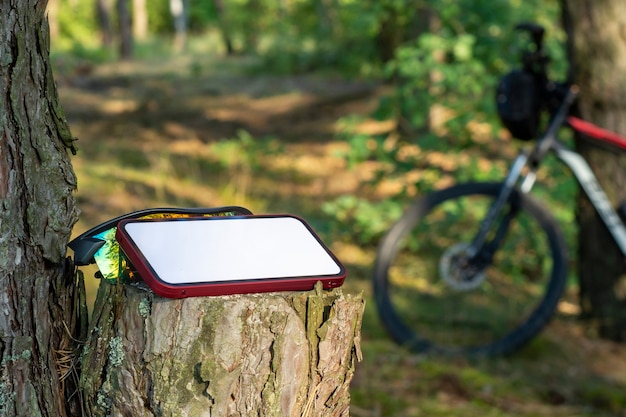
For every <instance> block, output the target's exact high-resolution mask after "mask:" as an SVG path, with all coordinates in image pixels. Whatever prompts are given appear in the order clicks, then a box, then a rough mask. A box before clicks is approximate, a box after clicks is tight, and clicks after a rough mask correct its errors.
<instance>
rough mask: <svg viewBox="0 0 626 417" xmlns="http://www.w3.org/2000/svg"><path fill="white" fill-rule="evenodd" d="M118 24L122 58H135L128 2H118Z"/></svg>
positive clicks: (123, 0) (124, 0) (125, 0)
mask: <svg viewBox="0 0 626 417" xmlns="http://www.w3.org/2000/svg"><path fill="white" fill-rule="evenodd" d="M117 22H118V28H119V34H120V58H121V59H122V60H129V59H132V58H133V29H132V18H131V14H130V10H129V8H128V0H117Z"/></svg>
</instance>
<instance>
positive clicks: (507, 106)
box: [496, 70, 541, 140]
mask: <svg viewBox="0 0 626 417" xmlns="http://www.w3.org/2000/svg"><path fill="white" fill-rule="evenodd" d="M540 87H541V86H540V85H539V82H538V81H537V78H536V77H535V76H534V75H533V74H532V73H531V72H529V71H525V70H513V71H511V72H509V73H508V74H506V75H505V76H503V77H502V78H501V79H500V82H499V83H498V88H497V91H496V105H497V110H498V116H500V120H501V121H502V123H503V124H504V126H505V127H506V128H507V129H508V130H509V132H511V134H512V135H513V137H514V138H517V139H522V140H531V139H533V138H535V137H537V131H538V129H539V122H540V120H539V119H540V117H541V88H540Z"/></svg>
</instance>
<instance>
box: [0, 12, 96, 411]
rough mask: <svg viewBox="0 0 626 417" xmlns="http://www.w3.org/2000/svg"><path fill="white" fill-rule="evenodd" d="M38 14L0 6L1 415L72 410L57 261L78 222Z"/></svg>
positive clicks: (72, 327)
mask: <svg viewBox="0 0 626 417" xmlns="http://www.w3.org/2000/svg"><path fill="white" fill-rule="evenodd" d="M45 8H46V2H45V1H35V0H29V1H26V0H19V1H18V0H12V1H11V0H0V208H1V209H0V363H1V366H0V415H3V416H4V415H6V416H15V415H18V416H54V417H58V416H65V415H66V405H68V404H75V403H73V401H72V400H71V399H70V397H69V395H68V396H65V395H64V393H63V391H64V388H66V389H67V390H68V392H72V391H73V387H72V386H71V378H67V376H68V375H69V373H68V371H70V370H71V369H72V367H71V366H70V365H71V364H72V362H73V347H74V343H73V338H80V337H81V335H80V334H79V333H77V331H76V329H80V328H81V326H80V325H79V323H78V322H77V321H76V318H77V317H78V308H79V306H80V304H81V302H80V299H79V294H80V292H79V291H78V287H77V286H76V285H75V280H74V271H73V270H72V267H71V263H70V262H69V261H68V260H66V259H65V257H64V256H65V252H66V244H67V241H68V239H69V236H70V232H71V229H72V226H73V225H74V223H75V222H76V220H77V216H78V212H77V210H76V208H75V203H74V198H73V195H72V192H73V191H74V190H75V189H76V178H75V176H74V172H73V170H72V166H71V164H70V162H69V156H68V153H67V149H66V148H68V147H69V148H72V149H74V148H73V146H74V145H73V139H72V136H71V134H70V131H69V129H68V126H67V122H66V120H65V116H64V115H63V111H62V109H61V107H60V106H59V102H58V97H57V91H56V87H55V84H54V80H53V78H52V70H51V68H50V60H49V30H48V27H47V24H46V21H45ZM82 305H83V306H84V303H82ZM85 317H86V316H85ZM83 328H84V327H83ZM74 398H77V397H76V396H74Z"/></svg>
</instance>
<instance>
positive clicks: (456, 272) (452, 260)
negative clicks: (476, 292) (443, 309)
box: [439, 243, 486, 291]
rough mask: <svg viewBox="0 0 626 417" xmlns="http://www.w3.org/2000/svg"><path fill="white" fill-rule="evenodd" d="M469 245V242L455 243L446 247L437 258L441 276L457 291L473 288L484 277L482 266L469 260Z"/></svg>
mask: <svg viewBox="0 0 626 417" xmlns="http://www.w3.org/2000/svg"><path fill="white" fill-rule="evenodd" d="M469 247H470V245H469V243H457V244H456V245H453V246H451V247H449V248H448V249H446V251H445V252H444V253H443V255H442V256H441V258H440V259H439V274H440V275H441V278H442V279H443V281H444V282H445V283H446V284H447V285H448V286H449V287H450V288H452V289H454V290H457V291H469V290H473V289H474V288H476V287H478V286H479V285H480V284H481V283H482V282H483V281H484V280H485V278H486V275H485V271H484V268H481V267H479V266H478V265H475V264H474V263H473V262H470V259H469V254H468V252H467V250H468V248H469Z"/></svg>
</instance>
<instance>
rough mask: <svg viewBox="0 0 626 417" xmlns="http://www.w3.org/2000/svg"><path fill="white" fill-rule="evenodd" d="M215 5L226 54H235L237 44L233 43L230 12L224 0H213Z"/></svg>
mask: <svg viewBox="0 0 626 417" xmlns="http://www.w3.org/2000/svg"><path fill="white" fill-rule="evenodd" d="M213 6H214V7H215V13H216V14H217V24H218V26H219V29H220V33H221V35H222V42H224V49H225V50H226V55H229V56H230V55H235V46H234V44H233V37H232V32H231V27H230V19H228V12H227V11H226V8H225V6H224V1H223V0H213Z"/></svg>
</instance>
